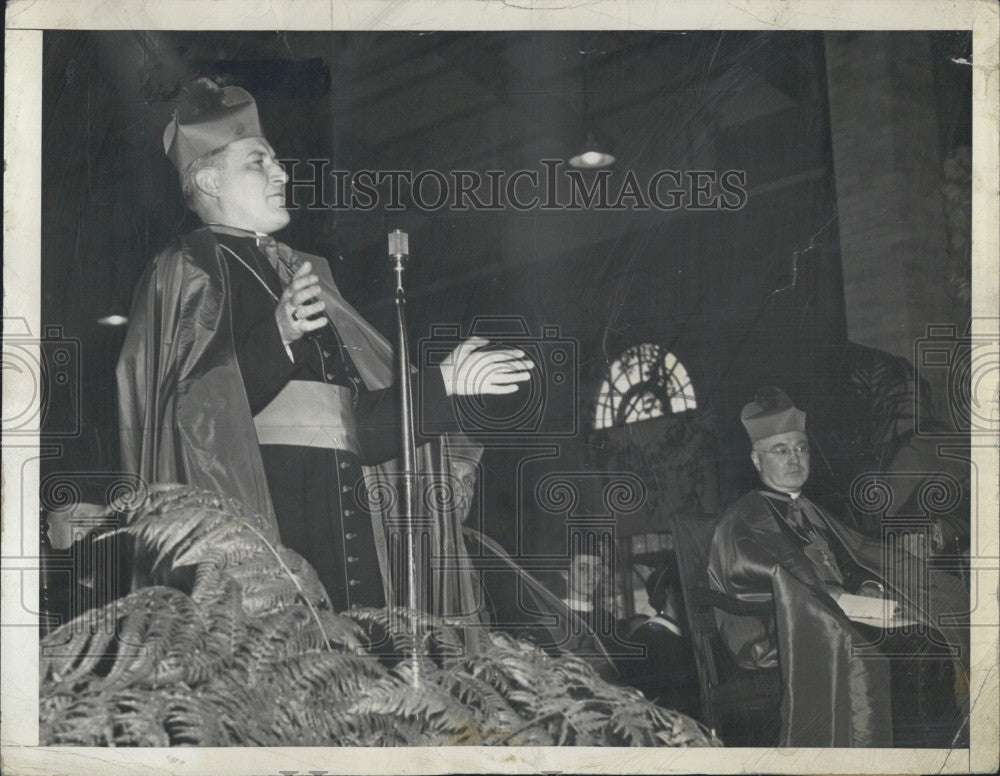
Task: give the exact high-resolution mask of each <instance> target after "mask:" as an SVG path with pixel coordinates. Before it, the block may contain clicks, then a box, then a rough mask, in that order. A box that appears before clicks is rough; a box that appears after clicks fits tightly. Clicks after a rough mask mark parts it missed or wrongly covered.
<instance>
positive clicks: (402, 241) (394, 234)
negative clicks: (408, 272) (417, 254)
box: [389, 229, 410, 293]
mask: <svg viewBox="0 0 1000 776" xmlns="http://www.w3.org/2000/svg"><path fill="white" fill-rule="evenodd" d="M409 258H410V238H409V235H407V234H406V232H404V231H402V230H400V229H394V230H393V231H391V232H389V261H391V262H392V264H393V271H394V272H395V273H396V293H402V292H403V268H404V266H405V264H406V262H407V261H408V260H409Z"/></svg>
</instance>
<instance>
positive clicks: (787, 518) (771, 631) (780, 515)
mask: <svg viewBox="0 0 1000 776" xmlns="http://www.w3.org/2000/svg"><path fill="white" fill-rule="evenodd" d="M741 420H742V422H743V425H744V427H745V428H746V430H747V433H748V434H749V436H750V440H751V442H752V443H753V449H752V451H751V453H750V460H751V461H752V463H753V465H754V467H755V468H756V469H757V472H758V473H759V475H760V485H759V487H757V488H756V489H755V490H753V491H751V492H750V493H747V494H746V495H745V496H743V497H742V498H740V499H739V500H738V501H736V503H734V504H733V505H732V506H730V507H729V509H728V510H726V512H725V514H724V515H723V516H722V518H721V520H720V522H719V525H718V528H717V530H716V532H715V537H714V540H713V543H712V548H711V553H710V559H709V569H708V572H709V581H710V584H711V586H712V587H713V589H715V590H717V591H719V592H721V593H724V594H726V595H728V596H730V597H731V598H733V599H735V600H737V601H744V602H748V603H757V604H759V603H768V602H770V603H772V604H773V610H772V612H771V613H770V614H768V615H765V616H758V615H752V616H751V615H746V614H736V613H733V612H730V611H723V610H722V609H717V610H716V621H717V623H718V627H719V632H720V635H721V637H722V640H723V642H724V643H725V645H726V647H727V648H728V649H729V651H730V652H731V653H732V655H733V657H734V658H735V660H736V661H737V663H739V664H740V665H741V666H743V667H744V668H751V669H754V668H761V669H764V668H774V667H780V668H781V675H782V681H783V684H784V700H783V703H782V745H786V746H888V745H892V744H893V743H895V744H896V745H899V744H900V743H903V742H904V740H905V743H908V744H909V745H925V746H926V745H935V744H936V745H948V744H949V743H950V742H951V739H952V738H953V737H954V735H955V734H956V732H958V730H959V728H960V714H959V708H960V707H961V705H962V699H961V698H959V699H958V703H956V697H955V694H954V693H951V692H944V693H942V692H937V693H931V692H928V691H927V688H926V687H924V688H922V687H921V686H920V685H921V683H926V682H929V681H931V679H930V674H931V673H933V674H934V678H935V679H936V680H937V681H938V682H940V677H941V674H942V671H941V667H942V666H950V665H954V666H956V674H957V677H961V676H963V675H964V671H965V669H964V666H965V665H967V661H968V634H967V633H966V632H963V631H962V630H961V629H959V628H955V627H947V626H945V625H944V624H942V623H944V622H946V620H943V619H941V616H942V615H948V614H960V613H961V612H963V611H966V610H967V608H968V604H967V600H968V599H967V593H966V591H965V589H964V587H963V586H962V585H961V584H960V583H959V582H958V581H957V580H956V579H955V578H953V577H951V576H949V575H947V574H944V573H940V572H933V571H932V572H928V571H927V569H926V568H925V567H924V565H923V563H922V561H921V559H919V558H917V557H916V556H913V555H910V554H909V553H907V552H905V551H904V550H901V549H898V548H897V547H893V546H889V545H883V544H882V543H881V542H878V541H874V540H871V539H868V538H866V537H863V536H861V535H860V534H858V533H856V532H855V531H852V530H851V529H849V528H848V527H847V526H845V525H844V524H843V523H842V522H840V521H839V520H836V519H835V518H833V517H832V516H831V515H829V514H828V513H827V512H826V511H825V510H823V509H821V508H820V507H818V506H817V505H816V504H814V503H813V502H811V501H810V500H809V499H808V498H806V497H805V496H804V495H803V493H802V490H803V487H804V486H805V484H806V481H807V480H808V479H809V467H810V446H809V438H808V436H807V435H806V427H805V413H804V412H802V411H801V410H799V409H797V408H796V407H795V406H794V405H793V404H792V401H791V400H790V399H789V398H788V396H787V395H785V394H784V392H782V391H780V390H779V389H777V388H767V389H763V390H762V391H760V392H759V393H758V395H757V398H756V400H755V401H753V402H751V403H749V404H747V405H746V406H745V407H744V408H743V412H742V415H741ZM853 594H860V595H868V596H876V597H878V598H880V599H883V600H881V601H878V602H876V603H877V605H876V606H874V607H867V608H868V609H869V610H870V611H869V612H868V614H877V615H878V617H875V618H867V619H866V618H865V617H862V616H859V615H858V613H857V612H858V611H859V610H864V609H865V608H866V607H865V606H864V605H863V603H864V602H861V604H860V605H859V604H858V601H857V599H855V598H854V596H853ZM896 609H901V610H902V614H894V613H893V612H894V610H896ZM906 625H914V626H919V628H920V633H922V635H920V636H906V635H901V633H900V631H901V628H902V627H903V626H906ZM876 642H877V643H878V644H879V647H878V649H876V648H874V647H872V646H871V645H872V644H873V643H876ZM890 653H891V654H892V655H893V656H894V657H895V656H897V655H906V656H908V657H907V658H906V659H904V658H902V657H901V658H900V659H899V660H894V661H893V663H894V665H893V670H892V677H891V681H890V676H889V672H888V670H887V661H886V660H885V656H888V655H889V654H890ZM918 656H919V657H918ZM957 684H960V682H956V685H957ZM907 685H909V686H907ZM904 692H908V693H910V694H915V695H919V696H920V697H921V698H922V699H928V698H930V699H932V704H933V705H934V706H935V708H933V709H932V710H930V711H928V709H927V708H926V706H925V708H923V709H921V711H920V714H919V717H914V716H913V715H914V713H915V710H916V707H917V705H918V704H914V703H906V702H904V701H903V698H901V697H900V696H901V695H902V694H903V693H904ZM890 695H893V700H894V702H892V703H891V702H890ZM894 715H895V716H896V719H893V717H894ZM894 731H895V740H894ZM904 735H906V736H908V738H906V739H903V736H904Z"/></svg>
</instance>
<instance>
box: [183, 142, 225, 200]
mask: <svg viewBox="0 0 1000 776" xmlns="http://www.w3.org/2000/svg"><path fill="white" fill-rule="evenodd" d="M228 152H229V144H226V145H224V146H222V147H221V148H216V149H215V150H214V151H209V152H208V153H207V154H202V155H201V156H199V157H198V158H197V159H195V160H194V161H193V162H191V164H189V165H188V166H187V168H186V169H185V170H184V173H183V174H182V175H181V193H182V194H183V195H184V204H185V205H187V206H188V209H189V210H192V211H194V212H195V213H197V212H198V209H199V208H200V207H201V199H202V197H203V196H204V194H203V193H202V191H201V189H199V188H198V184H197V182H196V181H195V176H196V175H197V174H198V173H199V172H200V171H201V170H205V169H208V168H214V167H218V166H219V162H221V161H222V158H223V157H224V156H225V155H226V154H227V153H228Z"/></svg>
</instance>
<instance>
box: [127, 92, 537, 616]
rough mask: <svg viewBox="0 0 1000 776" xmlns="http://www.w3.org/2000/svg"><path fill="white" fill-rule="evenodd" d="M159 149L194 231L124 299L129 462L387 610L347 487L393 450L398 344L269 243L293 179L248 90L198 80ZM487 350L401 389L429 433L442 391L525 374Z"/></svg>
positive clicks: (473, 344)
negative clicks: (197, 494) (232, 509)
mask: <svg viewBox="0 0 1000 776" xmlns="http://www.w3.org/2000/svg"><path fill="white" fill-rule="evenodd" d="M163 144H164V149H165V151H166V154H167V156H168V157H169V158H170V160H171V162H173V164H174V166H175V167H176V168H177V171H178V173H179V174H180V179H181V187H182V189H183V194H184V199H185V202H186V204H187V205H188V207H189V208H190V209H191V210H192V211H194V212H195V213H196V214H197V215H198V217H199V218H200V219H201V221H202V222H203V224H204V225H203V226H202V227H201V228H199V229H197V230H195V231H193V232H191V233H190V234H186V235H184V236H182V237H180V238H179V239H178V240H176V241H175V242H174V243H173V244H172V245H170V246H169V247H168V248H167V249H166V250H164V251H163V252H161V253H160V254H159V255H158V256H157V257H156V259H155V260H154V261H153V262H152V264H151V266H150V267H149V268H148V269H147V271H146V272H145V274H144V275H143V277H142V279H141V280H140V282H139V284H138V287H137V288H136V291H135V295H134V301H133V308H132V315H131V319H130V325H129V330H128V334H127V337H126V340H125V344H124V347H123V350H122V354H121V358H120V360H119V363H118V370H117V374H118V386H119V404H120V416H121V418H120V419H121V434H122V453H123V460H124V463H125V465H126V466H127V467H129V468H130V469H131V470H132V471H135V472H137V473H138V474H139V475H140V476H141V477H143V478H144V480H145V481H146V482H150V483H155V482H180V483H184V484H188V485H191V486H195V487H199V488H203V489H206V490H210V491H213V492H216V493H220V494H223V495H226V496H230V497H233V498H235V499H237V500H238V501H240V502H241V503H242V504H243V505H244V508H245V509H246V510H247V511H248V512H249V513H251V514H257V515H260V516H262V517H263V519H264V524H265V526H267V527H269V528H270V529H272V537H273V538H277V536H280V540H281V542H282V543H283V544H285V545H286V546H288V547H290V548H291V549H293V550H295V551H296V552H298V553H299V554H300V555H302V556H303V557H304V558H305V559H306V560H308V561H309V562H310V563H311V564H312V566H313V567H314V568H315V570H316V571H317V573H318V574H319V577H320V579H321V580H322V582H323V584H324V585H325V587H326V589H327V591H328V593H329V596H330V599H331V602H332V604H333V606H334V608H335V609H336V610H343V609H346V608H349V607H352V606H358V605H362V606H380V605H383V604H385V603H387V601H386V600H385V599H386V588H385V587H384V582H385V576H386V574H385V568H384V566H385V561H384V558H383V559H382V561H381V566H382V567H381V568H380V558H379V557H378V555H379V552H380V551H381V552H383V553H384V548H383V549H382V550H380V549H379V547H378V543H379V527H378V526H377V524H376V523H375V522H374V521H373V520H372V516H371V515H370V514H369V513H368V511H367V510H366V508H365V499H364V498H362V497H360V494H361V492H362V489H360V488H359V487H358V486H359V484H360V483H362V482H363V471H362V466H363V465H367V464H374V463H379V462H382V461H385V460H387V459H390V458H393V457H395V456H396V455H397V449H398V447H397V445H398V428H399V419H398V413H397V410H398V401H397V396H396V389H395V387H394V386H393V385H392V383H393V354H392V349H391V347H390V345H389V344H388V343H387V342H386V341H385V339H383V338H382V336H381V335H380V334H379V333H378V332H377V331H375V329H373V328H372V327H371V326H370V325H369V324H368V323H367V322H366V321H365V320H364V319H363V318H362V317H361V316H360V315H359V314H358V313H357V312H356V311H355V310H354V309H353V308H352V307H351V306H350V305H349V304H348V303H347V302H346V301H345V300H344V298H343V297H342V296H341V295H340V293H339V292H338V290H337V287H336V285H335V284H334V282H333V277H332V275H331V272H330V268H329V266H328V264H327V262H326V261H325V260H324V259H322V258H318V257H315V256H310V255H308V254H305V253H302V252H300V251H295V250H292V249H291V248H289V247H288V246H287V245H283V244H282V243H279V242H277V241H276V240H275V239H274V238H273V237H271V235H272V234H273V233H274V232H277V231H279V230H280V229H282V228H283V227H284V226H285V225H286V224H288V222H289V213H288V211H287V210H286V209H285V184H286V182H287V180H288V177H287V175H286V174H285V171H284V170H283V168H282V167H281V165H280V164H278V162H277V161H276V159H275V156H274V151H273V149H272V148H271V146H270V144H269V143H268V142H267V140H266V139H265V138H264V134H263V132H262V130H261V127H260V122H259V119H258V115H257V107H256V104H255V103H254V100H253V98H252V97H251V96H250V95H249V94H248V93H247V92H246V91H244V90H243V89H241V88H239V87H235V86H228V87H225V88H219V87H218V86H216V85H215V84H214V83H213V82H211V81H209V80H207V79H199V80H198V81H196V82H195V83H194V84H193V85H192V86H191V88H190V89H189V91H188V93H187V95H186V96H185V98H184V99H183V100H182V102H181V103H180V104H179V105H178V107H177V109H176V111H175V113H174V116H173V118H172V119H171V121H170V123H169V124H168V125H167V128H166V131H165V132H164V136H163ZM484 344H486V342H485V341H484V340H478V339H471V340H467V341H466V342H464V343H462V344H461V345H460V346H459V347H458V348H456V349H455V351H453V352H452V354H451V355H450V356H449V357H448V358H447V359H446V360H445V362H444V363H443V364H442V366H441V367H440V369H439V370H438V369H436V368H432V369H431V373H428V374H424V375H422V377H421V379H420V380H414V381H413V382H414V385H415V386H416V385H419V386H420V389H421V391H422V394H421V396H420V400H419V405H418V406H422V408H423V410H424V412H425V417H426V416H429V417H430V418H431V419H432V421H433V420H434V419H436V421H437V422H436V428H439V429H441V430H448V429H450V428H452V426H453V423H449V421H450V419H451V418H452V417H453V413H452V412H451V407H450V399H449V398H448V397H449V396H452V395H456V394H464V393H472V392H473V391H474V392H475V393H483V394H501V393H510V392H513V391H516V390H517V389H518V384H519V383H521V382H523V381H525V380H528V379H529V378H530V371H529V370H531V369H532V368H533V364H532V363H531V362H530V361H529V360H527V359H526V358H524V353H523V352H521V351H519V350H514V349H509V348H508V349H498V350H492V351H489V352H487V353H482V352H478V353H477V352H476V351H477V350H478V349H479V348H480V347H481V346H483V345H484ZM473 383H474V384H475V385H474V388H472V387H470V386H472V385H473ZM426 427H427V425H426V424H425V428H426ZM273 529H276V534H277V536H274V531H273ZM383 544H384V542H383ZM136 571H138V572H139V573H140V574H141V573H142V571H143V570H142V569H137V570H136Z"/></svg>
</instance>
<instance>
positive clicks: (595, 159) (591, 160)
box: [568, 45, 615, 170]
mask: <svg viewBox="0 0 1000 776" xmlns="http://www.w3.org/2000/svg"><path fill="white" fill-rule="evenodd" d="M580 57H581V65H580V83H581V86H582V87H583V88H582V94H583V126H584V127H585V128H586V133H587V137H586V140H584V141H583V148H582V149H581V150H580V152H579V153H577V154H574V155H573V156H571V157H570V158H569V160H568V164H569V166H570V167H576V168H577V169H581V170H597V169H600V168H601V167H610V166H611V165H612V164H614V163H615V157H614V156H612V154H611V153H610V149H609V148H608V147H607V144H606V143H599V142H598V141H597V138H596V136H595V135H594V128H593V125H592V124H591V121H590V98H589V94H588V86H587V52H586V49H585V48H584V47H583V46H582V45H581V46H580Z"/></svg>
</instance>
